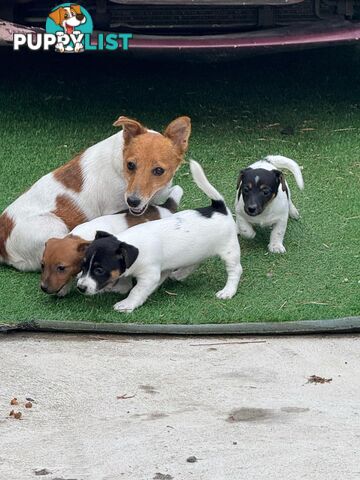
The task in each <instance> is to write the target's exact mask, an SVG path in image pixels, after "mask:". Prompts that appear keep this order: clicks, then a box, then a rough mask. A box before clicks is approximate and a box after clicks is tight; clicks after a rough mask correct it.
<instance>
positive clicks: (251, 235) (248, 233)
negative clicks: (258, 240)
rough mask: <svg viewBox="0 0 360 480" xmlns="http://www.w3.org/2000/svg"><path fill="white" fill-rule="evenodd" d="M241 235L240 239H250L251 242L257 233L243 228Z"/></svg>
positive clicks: (240, 231)
mask: <svg viewBox="0 0 360 480" xmlns="http://www.w3.org/2000/svg"><path fill="white" fill-rule="evenodd" d="M239 235H240V237H243V238H248V239H249V240H251V239H253V238H255V235H256V232H255V230H253V229H251V230H250V229H249V230H248V229H246V230H245V229H243V228H242V229H241V230H240V229H239Z"/></svg>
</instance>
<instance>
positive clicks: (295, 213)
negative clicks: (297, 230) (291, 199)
mask: <svg viewBox="0 0 360 480" xmlns="http://www.w3.org/2000/svg"><path fill="white" fill-rule="evenodd" d="M289 213H290V217H291V218H293V219H294V220H299V218H300V213H299V210H298V209H297V208H295V207H292V208H290V212H289Z"/></svg>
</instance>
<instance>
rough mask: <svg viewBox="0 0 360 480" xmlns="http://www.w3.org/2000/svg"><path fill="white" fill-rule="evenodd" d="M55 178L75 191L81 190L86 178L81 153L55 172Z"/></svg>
mask: <svg viewBox="0 0 360 480" xmlns="http://www.w3.org/2000/svg"><path fill="white" fill-rule="evenodd" d="M53 174H54V177H55V180H57V181H58V182H60V183H62V184H63V185H64V186H65V187H66V188H68V189H70V190H73V191H74V192H77V193H79V192H81V190H82V187H83V184H84V179H83V174H82V168H81V154H79V155H76V157H74V158H73V159H72V160H70V162H68V163H66V164H65V165H63V166H62V167H60V168H58V169H57V170H55V171H54V172H53Z"/></svg>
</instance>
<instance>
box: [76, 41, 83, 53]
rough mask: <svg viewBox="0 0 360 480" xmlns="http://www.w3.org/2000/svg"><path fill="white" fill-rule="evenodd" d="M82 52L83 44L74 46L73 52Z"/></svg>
mask: <svg viewBox="0 0 360 480" xmlns="http://www.w3.org/2000/svg"><path fill="white" fill-rule="evenodd" d="M82 50H84V47H83V44H82V43H76V44H75V52H81V51H82Z"/></svg>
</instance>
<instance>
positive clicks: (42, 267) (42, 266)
mask: <svg viewBox="0 0 360 480" xmlns="http://www.w3.org/2000/svg"><path fill="white" fill-rule="evenodd" d="M44 268H45V265H44V262H41V271H43V270H44Z"/></svg>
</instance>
